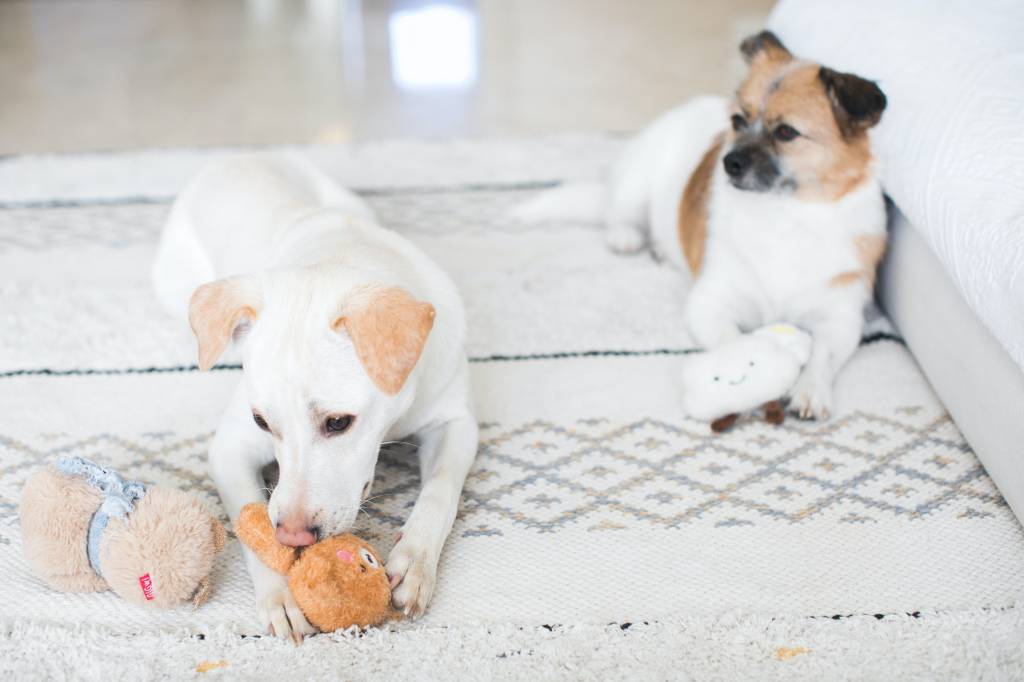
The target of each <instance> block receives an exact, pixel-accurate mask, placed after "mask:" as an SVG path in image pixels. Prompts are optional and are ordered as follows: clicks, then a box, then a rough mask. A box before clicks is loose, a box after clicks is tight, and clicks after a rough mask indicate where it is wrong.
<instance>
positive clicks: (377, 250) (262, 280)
mask: <svg viewBox="0 0 1024 682" xmlns="http://www.w3.org/2000/svg"><path fill="white" fill-rule="evenodd" d="M153 277H154V282H155V285H156V289H157V292H158V294H159V296H160V298H161V300H162V301H163V303H164V304H165V305H166V306H167V307H168V308H169V309H170V310H172V311H176V312H178V313H179V314H181V315H184V314H185V312H186V309H187V310H188V316H189V320H190V322H191V325H192V328H193V330H194V332H195V335H196V339H197V340H198V344H199V367H200V369H204V370H205V369H208V368H209V367H210V366H211V365H213V364H214V362H216V360H217V358H218V357H219V356H220V355H221V353H222V351H223V350H224V349H225V347H226V346H227V345H228V343H229V342H230V341H231V339H232V338H234V339H235V340H238V341H242V343H241V353H242V364H243V367H244V379H243V380H242V381H241V383H240V385H239V386H238V389H237V390H236V391H235V393H234V396H233V397H232V398H231V402H230V404H229V405H228V408H227V411H226V412H225V414H224V416H223V419H222V421H221V424H220V426H219V428H218V429H217V435H216V437H215V438H214V441H213V444H212V446H211V449H210V468H211V472H212V476H213V478H214V481H215V482H216V484H217V488H218V490H219V491H220V495H221V498H222V499H223V501H224V504H225V506H226V507H227V511H228V514H229V515H230V516H231V518H232V519H234V518H236V516H237V514H238V512H239V510H240V509H241V508H242V506H243V505H245V504H247V503H249V502H255V501H262V500H264V499H265V495H264V490H265V488H266V483H265V482H264V480H263V478H262V475H261V470H262V469H263V468H264V467H265V466H266V465H268V464H270V463H272V462H274V461H275V460H276V462H277V464H278V467H279V472H280V473H279V480H278V482H277V485H276V487H275V488H274V489H273V492H272V493H271V495H270V500H269V511H270V518H271V521H272V522H273V523H275V524H276V526H277V537H278V540H279V541H281V542H282V543H284V544H288V545H292V546H304V545H308V544H312V543H313V542H315V541H316V540H317V539H318V538H320V537H324V536H328V535H334V534H338V533H341V532H344V531H346V530H347V529H348V528H349V527H350V526H351V525H352V523H353V521H354V520H355V518H356V514H357V513H358V511H359V509H360V505H361V504H362V502H363V501H364V500H365V499H366V497H367V495H368V494H369V491H370V486H371V483H372V481H373V476H374V467H375V465H376V462H377V455H378V452H379V450H380V448H381V445H382V444H384V443H387V442H388V441H394V440H398V439H406V438H408V437H410V436H415V437H417V438H418V440H419V450H418V453H419V461H420V472H421V477H422V489H421V491H420V494H419V498H418V499H417V501H416V504H415V506H414V507H413V509H412V512H411V513H410V515H409V518H408V520H407V521H406V523H405V525H404V527H403V529H402V533H401V538H400V540H399V541H398V543H397V544H396V545H395V547H394V549H393V550H392V551H391V555H390V557H389V558H388V561H387V571H388V575H389V576H390V577H391V582H392V586H393V588H394V593H393V600H394V602H395V604H396V606H397V607H399V608H401V609H403V610H404V611H405V613H406V614H408V615H413V616H415V615H418V614H419V613H421V612H422V611H423V609H424V608H425V607H426V606H427V603H428V602H429V600H430V597H431V594H432V592H433V588H434V581H435V573H436V570H437V563H438V558H439V557H440V553H441V549H442V547H443V546H444V543H445V539H446V538H447V536H448V533H449V532H450V531H451V527H452V523H453V522H454V519H455V514H456V511H457V508H458V502H459V497H460V494H461V491H462V486H463V483H464V482H465V477H466V474H467V472H468V471H469V468H470V466H471V464H472V462H473V458H474V457H475V455H476V450H477V425H476V420H475V419H474V416H473V408H472V398H471V395H470V380H469V370H468V364H467V359H466V355H465V352H464V349H463V340H464V335H465V313H464V311H463V306H462V302H461V300H460V298H459V295H458V292H457V291H456V288H455V286H454V284H453V283H452V282H451V280H450V279H449V278H448V277H447V276H446V275H445V274H444V273H443V272H442V271H441V269H440V268H439V267H438V266H437V265H436V264H435V263H434V262H433V261H431V259H430V258H429V257H427V256H426V255H425V254H424V253H422V252H421V251H420V250H419V249H417V248H416V247H415V246H413V245H412V244H410V243H409V242H408V241H406V240H405V239H403V238H402V237H400V236H399V235H397V234H395V233H394V232H389V231H388V230H385V229H384V228H382V227H380V226H379V225H378V224H377V223H376V222H375V219H374V216H373V213H372V211H371V210H370V208H369V207H368V206H366V205H365V204H364V203H363V202H362V201H361V200H360V199H358V198H357V197H356V196H354V195H353V194H351V193H349V192H347V191H345V190H342V189H341V188H339V187H337V186H336V185H335V184H333V183H332V182H331V181H330V180H329V179H328V178H326V177H325V176H324V175H322V174H321V173H319V172H318V171H316V170H315V169H313V168H312V167H311V166H309V165H308V164H305V163H302V162H300V161H298V160H297V159H289V158H284V157H241V158H236V159H232V160H228V161H222V162H216V163H213V164H211V165H210V166H209V167H207V168H206V169H205V170H203V171H202V172H200V173H199V175H198V176H197V177H196V178H195V179H194V180H193V181H192V182H191V184H190V185H189V186H188V187H187V188H186V189H185V191H183V192H182V194H181V195H180V196H179V197H178V199H177V201H176V202H175V204H174V207H173V209H172V211H171V214H170V218H169V219H168V222H167V225H166V227H165V228H164V233H163V238H162V241H161V244H160V250H159V254H158V256H157V260H156V263H155V266H154V270H153ZM211 280H215V281H211ZM204 282H207V283H205V284H204ZM200 285H201V286H200ZM196 287H198V288H196ZM193 290H194V291H195V293H194V294H193ZM190 296H191V303H190V304H189V301H190ZM246 555H247V562H248V567H249V572H250V573H251V575H252V578H253V582H254V585H255V590H256V596H257V601H258V604H259V608H260V613H261V615H262V618H263V620H264V623H265V624H266V625H267V626H268V627H269V628H270V630H271V631H272V632H275V633H276V634H278V635H280V636H293V637H295V638H296V639H299V638H301V637H302V636H303V635H305V634H307V633H310V632H312V631H313V628H312V627H311V626H310V625H309V624H308V623H307V622H306V619H305V618H303V616H302V613H301V611H300V610H299V609H298V607H297V606H296V605H295V602H294V600H293V599H292V596H291V594H290V593H289V591H288V588H287V585H286V582H285V580H284V579H283V578H282V577H281V576H279V575H277V574H276V573H274V572H273V571H271V570H270V569H269V568H267V567H265V566H264V565H263V564H262V563H261V562H260V561H259V560H258V559H256V558H255V557H254V556H253V555H252V554H251V553H248V552H247V553H246Z"/></svg>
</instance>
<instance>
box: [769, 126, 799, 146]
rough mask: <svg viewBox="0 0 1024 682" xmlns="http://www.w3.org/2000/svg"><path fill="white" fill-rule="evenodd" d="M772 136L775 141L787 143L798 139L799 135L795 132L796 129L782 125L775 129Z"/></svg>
mask: <svg viewBox="0 0 1024 682" xmlns="http://www.w3.org/2000/svg"><path fill="white" fill-rule="evenodd" d="M774 135H775V139H776V140H781V141H783V142H789V141H790V140H792V139H795V138H796V137H798V136H799V135H800V133H799V132H797V130H796V128H794V127H793V126H789V125H786V124H785V123H783V124H782V125H780V126H779V127H777V128H776V129H775V133H774Z"/></svg>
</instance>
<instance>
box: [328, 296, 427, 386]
mask: <svg viewBox="0 0 1024 682" xmlns="http://www.w3.org/2000/svg"><path fill="white" fill-rule="evenodd" d="M331 326H332V327H333V328H334V330H335V331H338V332H340V331H342V330H344V331H346V332H347V333H348V335H349V338H351V339H352V344H353V345H354V346H355V349H356V355H357V356H359V362H361V363H362V365H363V369H365V370H366V373H367V374H368V375H369V376H370V379H371V380H372V381H373V383H374V384H375V385H376V386H377V388H379V389H380V390H382V391H383V392H384V393H387V394H388V395H395V394H396V393H398V392H399V391H400V390H402V386H403V385H405V380H406V379H407V378H408V377H409V373H410V372H412V369H413V367H415V366H416V362H417V361H418V360H419V359H420V353H422V352H423V346H424V344H425V343H426V342H427V335H428V334H430V329H431V328H432V327H433V326H434V306H432V305H430V304H429V303H423V302H422V301H417V300H416V299H414V298H413V297H412V296H410V295H409V292H407V291H405V290H404V289H399V288H398V287H367V288H366V289H364V290H362V291H360V292H358V293H356V294H355V296H353V298H352V299H351V300H350V301H349V302H348V303H346V304H345V306H344V308H343V309H342V311H341V313H340V314H339V316H338V318H337V319H336V320H335V321H334V323H333V324H332V325H331Z"/></svg>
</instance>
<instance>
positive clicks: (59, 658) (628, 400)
mask: <svg viewBox="0 0 1024 682" xmlns="http://www.w3.org/2000/svg"><path fill="white" fill-rule="evenodd" d="M617 144H618V143H617V141H615V140H613V139H608V138H584V137H572V138H556V139H547V140H537V141H500V140H499V141H485V142H458V143H422V142H408V143H401V142H394V143H386V144H375V145H367V146H364V147H354V148H334V147H317V148H312V149H307V150H306V151H307V152H308V153H309V154H310V155H311V156H312V157H313V158H314V159H315V160H317V161H318V162H319V163H320V164H321V165H323V166H324V167H325V168H327V169H328V170H329V171H330V172H331V173H332V174H334V175H335V176H336V177H338V178H339V180H341V181H342V182H345V183H347V184H350V185H354V186H356V187H357V188H359V189H360V190H361V191H362V192H364V194H365V195H366V196H367V197H368V199H369V200H370V201H371V203H372V204H373V206H374V208H375V209H376V210H377V211H378V212H379V214H380V216H381V218H382V220H383V221H384V222H385V223H386V224H388V225H390V226H391V227H393V228H395V229H397V230H399V231H401V232H402V233H404V234H406V235H408V236H409V237H410V238H411V239H413V240H414V241H416V242H417V243H418V244H420V245H421V246H422V247H423V248H424V249H426V250H427V251H429V252H430V253H431V254H432V255H434V256H435V257H436V258H437V259H438V260H439V261H440V262H441V263H442V265H443V266H444V267H446V268H447V269H448V270H449V271H450V272H451V273H452V275H453V277H454V278H455V279H456V281H457V282H458V283H459V285H460V287H461V288H462V291H463V294H464V297H465V299H466V303H467V308H468V310H469V312H470V338H469V352H470V355H471V356H472V359H473V365H472V367H473V374H474V383H475V390H476V396H477V402H478V416H479V420H480V423H481V440H482V442H481V449H480V454H479V458H478V461H477V463H476V466H475V467H474V469H473V471H472V473H471V474H470V477H469V480H468V482H467V487H466V492H465V496H464V500H463V504H462V507H461V511H460V515H459V519H458V520H457V522H456V526H455V529H454V531H453V534H452V538H451V540H450V541H449V543H448V546H447V548H446V551H445V555H444V557H443V558H442V565H441V573H440V581H439V585H438V590H437V593H436V596H435V600H434V603H433V606H432V608H431V609H430V611H429V613H428V614H427V616H426V617H425V618H424V620H423V621H421V622H420V623H418V624H402V625H398V626H396V627H395V628H393V629H391V630H387V631H373V632H369V633H367V634H365V635H363V636H361V637H355V638H352V637H343V636H341V635H332V636H320V637H317V638H314V639H313V640H312V641H310V642H308V643H307V644H306V645H304V646H303V647H302V648H301V649H299V650H293V649H291V648H290V647H288V646H285V645H283V644H281V643H279V642H275V641H271V640H269V639H267V638H259V637H255V636H253V635H256V634H257V633H258V632H259V627H258V623H257V622H256V620H255V609H254V605H253V600H252V595H251V592H250V587H249V584H248V580H247V577H246V575H245V573H244V570H243V568H242V566H241V564H240V561H239V556H238V552H239V550H238V545H237V542H236V541H234V540H232V541H231V542H230V543H229V546H228V550H227V552H225V554H224V555H223V556H222V558H221V560H220V561H219V563H218V566H217V569H216V571H215V574H214V581H215V589H214V596H213V598H212V600H211V601H210V602H209V603H208V604H206V605H205V606H204V607H203V608H201V609H199V610H198V611H191V610H187V609H182V610H180V611H173V612H167V613H162V614H150V613H148V612H144V611H141V610H139V609H137V608H135V607H132V606H129V605H126V604H124V603H122V602H120V601H118V600H117V599H116V598H114V597H112V596H111V595H109V594H106V595H62V594H58V593H55V592H53V591H51V590H48V589H47V588H45V586H43V585H42V584H41V583H39V582H38V581H37V580H35V578H33V577H32V576H31V575H30V574H29V573H28V571H27V569H26V567H25V565H24V562H23V560H22V557H21V547H20V535H19V530H18V524H17V517H16V505H17V499H18V495H19V491H20V487H21V485H22V483H23V481H24V479H25V478H26V477H27V476H28V474H29V473H31V471H32V470H33V469H34V468H35V467H36V466H38V465H39V464H41V463H43V462H46V461H51V460H52V459H54V458H55V457H57V456H60V455H63V454H81V455H84V456H87V457H91V458H95V459H98V460H100V461H103V462H106V463H109V464H110V465H112V466H114V467H117V468H119V469H121V470H122V471H123V472H124V473H125V474H126V475H128V476H129V477H131V478H137V479H141V480H144V481H150V482H156V483H160V484H165V485H173V486H178V487H181V488H184V489H189V490H192V491H194V492H195V493H196V494H198V495H200V496H202V497H203V498H204V499H205V500H206V502H207V503H208V504H209V506H210V508H211V509H212V510H214V511H217V512H220V510H221V509H220V505H219V501H218V500H217V497H216V492H215V490H214V489H213V486H212V484H211V482H210V481H209V479H208V478H207V476H206V473H205V456H206V447H207V444H208V442H209V439H210V437H211V435H212V430H213V428H214V426H215V424H216V422H217V419H218V417H219V414H220V410H221V409H222V407H223V404H224V402H225V400H226V397H227V394H228V392H229V391H230V390H231V388H232V386H233V385H234V383H235V382H237V381H238V378H239V376H240V375H239V371H238V369H237V367H234V366H232V365H231V363H232V362H234V360H233V359H232V358H230V357H229V358H227V359H226V363H227V366H226V367H224V368H222V369H221V370H220V371H216V372H213V373H210V374H199V373H198V372H196V371H194V368H193V363H194V356H193V353H194V342H193V340H192V339H191V336H190V334H189V332H188V330H187V328H186V327H185V325H184V324H183V322H181V321H177V320H173V319H169V318H167V317H166V316H165V315H164V314H163V313H162V311H161V310H160V309H159V308H158V307H157V305H156V301H155V299H154V297H153V295H152V293H151V292H150V290H149V285H148V268H149V264H150V261H151V258H152V255H153V251H154V248H155V240H156V237H157V235H158V232H159V229H160V226H161V222H162V220H163V218H164V216H165V214H166V211H167V208H168V206H167V203H166V202H167V200H168V199H169V198H170V197H171V196H172V195H173V193H174V191H175V189H176V188H177V187H178V186H180V184H181V183H182V182H183V181H184V180H185V178H186V177H187V176H188V175H189V174H190V173H191V172H193V171H194V169H195V168H196V167H197V166H198V165H199V164H200V163H201V162H202V161H203V160H205V159H207V158H210V157H211V156H214V155H216V154H218V153H224V152H216V151H206V152H190V151H180V152H146V153H139V154H106V155H91V156H71V157H47V158H38V157H36V158H19V157H15V158H10V159H5V160H2V161H0V271H2V272H4V273H5V276H4V278H3V280H2V282H0V410H2V414H3V415H4V418H3V421H2V423H0V575H3V576H4V580H3V581H2V582H0V654H4V655H0V671H9V672H15V673H17V674H18V675H19V676H28V677H31V676H36V677H40V678H46V677H77V676H82V677H88V678H100V677H107V676H108V674H109V673H110V672H111V671H112V670H115V669H116V670H125V671H129V672H136V673H138V675H139V676H140V677H141V678H147V677H152V678H161V677H172V678H173V677H180V676H185V675H196V676H201V677H205V676H213V675H228V676H232V677H236V676H241V677H280V676H281V674H287V673H292V674H293V675H299V674H300V673H301V675H302V676H304V677H310V678H313V677H325V678H331V677H342V678H346V679H356V678H358V679H364V678H367V679H368V678H376V679H381V676H382V675H384V676H385V677H388V676H394V677H401V678H409V679H421V678H422V679H433V678H440V679H445V678H447V677H451V678H460V677H461V678H465V677H466V676H470V675H472V676H476V677H478V678H480V679H487V678H506V677H525V676H529V677H540V678H547V677H552V678H557V677H565V678H581V679H603V678H608V677H611V676H616V674H617V673H619V674H621V671H620V670H619V669H618V668H617V666H619V665H620V664H621V665H625V666H627V667H628V668H629V669H630V670H632V671H635V673H636V674H638V675H639V676H640V677H641V678H644V679H646V678H648V677H649V678H653V679H658V678H665V677H669V676H671V677H686V676H693V677H696V678H701V679H706V678H709V677H710V678H715V677H721V678H723V679H735V678H748V679H751V678H758V679H772V678H773V677H779V676H795V677H797V678H805V679H822V675H824V674H825V673H826V671H827V676H828V677H829V678H832V679H834V678H842V677H844V676H846V677H849V678H851V679H854V678H856V679H865V678H867V679H891V678H892V677H893V676H894V675H895V674H899V675H901V676H903V677H907V678H910V679H931V678H934V677H935V676H936V675H938V674H939V671H941V674H942V676H959V677H963V678H969V679H977V678H990V679H1006V678H1007V677H1010V676H1012V675H1014V674H1017V675H1019V674H1021V672H1022V670H1024V667H1022V666H1024V662H1022V657H1024V654H1022V645H1021V642H1022V641H1024V638H1022V634H1024V632H1022V630H1024V626H1022V617H1021V615H1020V614H1021V611H1020V609H1019V603H1020V601H1021V600H1022V599H1024V533H1022V530H1021V527H1020V525H1019V524H1018V523H1017V521H1016V520H1015V519H1014V518H1013V516H1012V515H1011V514H1010V512H1009V511H1008V509H1007V507H1006V505H1005V503H1004V502H1003V500H1002V497H1001V496H1000V495H999V493H998V491H997V490H996V489H995V487H994V486H993V485H992V482H991V481H990V480H989V478H988V477H987V475H986V474H985V472H984V469H983V468H982V467H981V466H980V464H979V463H978V462H977V460H976V459H975V457H974V455H973V453H971V451H970V448H969V447H968V446H967V445H966V443H965V442H964V440H963V438H962V436H961V435H960V433H959V432H958V431H957V429H956V427H955V425H954V424H953V423H952V422H951V421H950V420H949V418H948V416H947V415H946V413H945V411H944V410H943V408H942V406H941V404H939V403H938V401H937V400H936V398H935V396H934V394H933V393H932V392H931V389H930V388H929V386H928V384H927V382H926V381H925V380H924V378H923V377H922V376H921V374H920V372H919V371H918V369H917V367H916V365H915V364H914V362H913V359H912V358H911V357H910V356H909V355H908V353H907V352H906V350H905V348H904V347H903V346H902V344H901V343H900V342H899V339H898V338H897V337H895V336H894V334H893V333H892V330H891V328H890V327H889V325H888V323H887V322H886V321H885V320H884V319H882V318H880V317H879V316H878V315H877V313H873V315H872V320H871V323H870V325H869V329H868V331H867V336H866V338H865V343H864V345H862V347H861V349H860V351H859V352H858V353H857V355H856V356H855V357H854V359H853V361H852V362H851V363H850V365H849V367H848V369H847V370H846V371H845V372H844V373H843V375H842V376H841V377H840V380H839V383H838V386H837V405H836V408H837V409H836V415H835V417H834V418H833V419H832V420H830V421H829V422H826V423H823V424H815V423H800V422H796V421H794V420H790V421H788V422H787V423H786V425H784V426H783V427H780V428H774V427H771V426H768V425H765V424H763V423H759V422H755V421H747V422H745V423H742V424H741V425H740V426H739V427H738V428H736V429H735V430H734V431H732V432H730V433H728V434H725V435H718V436H713V435H711V434H710V433H709V431H708V429H707V426H706V425H704V424H700V423H697V422H695V421H692V420H688V419H686V418H684V417H682V416H681V415H680V414H679V410H678V408H677V405H678V397H677V395H678V394H677V391H678V387H677V385H676V382H675V380H674V377H675V374H676V372H675V368H676V366H677V364H678V362H679V358H680V357H681V355H682V354H683V353H684V352H686V351H687V349H688V347H689V345H690V344H689V342H688V339H687V337H686V334H685V331H684V330H683V328H682V324H681V308H682V295H681V286H680V280H679V278H678V276H677V275H676V274H675V273H673V272H672V271H671V270H669V269H666V268H662V267H659V266H658V265H656V264H655V263H653V262H651V261H650V259H648V258H646V257H634V258H620V257H616V256H613V255H611V254H609V253H608V252H607V251H606V250H605V248H604V246H603V244H602V239H601V235H600V233H599V232H598V231H597V230H594V229H587V228H585V227H580V226H568V225H546V226H543V227H539V228H535V229H523V228H522V227H520V226H516V225H514V224H512V223H510V222H508V221H507V220H506V219H505V218H504V216H505V215H506V213H507V211H508V209H509V208H510V207H512V206H514V205H515V204H516V203H518V202H520V201H522V200H524V199H525V198H527V197H529V196H531V195H532V193H533V192H535V191H537V190H538V188H541V187H543V186H545V185H546V184H550V183H553V182H557V181H559V180H565V179H584V178H588V177H589V178H592V177H596V176H598V175H599V174H600V173H601V171H602V169H603V167H604V164H605V163H606V162H607V161H608V159H610V158H611V155H612V154H613V152H614V149H615V148H616V147H617ZM453 160H457V162H456V161H453ZM416 486H417V480H416V474H415V463H414V460H413V459H412V458H411V457H410V455H409V453H408V452H403V451H398V452H392V453H388V454H386V455H385V456H384V457H383V458H382V463H381V466H380V469H379V476H378V480H377V481H376V484H375V487H374V493H375V494H376V495H378V496H379V497H378V499H377V500H376V502H375V507H374V509H373V511H372V513H371V514H370V515H368V516H367V517H364V518H363V519H362V520H361V522H360V524H361V526H360V530H361V532H362V533H363V534H364V535H365V536H366V537H367V538H368V539H370V540H371V541H373V542H374V543H376V544H377V545H378V547H379V548H380V549H382V550H383V551H387V550H388V549H389V548H390V545H391V543H392V541H393V536H394V532H395V531H396V530H397V529H398V528H399V527H400V526H401V524H402V522H403V520H404V516H405V514H406V513H407V509H408V506H409V505H410V504H411V501H412V500H413V499H414V496H415V492H416ZM876 613H879V614H897V615H890V616H887V617H886V618H884V619H881V620H878V619H875V618H874V617H873V616H872V614H876ZM908 613H921V614H923V615H921V617H917V618H914V617H909V616H905V615H898V614H908ZM740 614H742V615H740ZM837 614H841V615H844V616H845V615H849V614H853V616H852V617H849V618H843V619H841V620H831V619H830V618H828V617H829V616H832V615H837ZM624 623H632V624H633V625H632V626H631V627H629V628H627V629H622V628H621V627H620V626H619V625H617V624H624ZM609 624H612V625H609ZM545 625H547V626H551V628H550V629H549V628H545V627H542V626H545ZM200 635H202V637H200ZM204 662H205V663H204ZM221 662H223V664H221ZM200 664H204V665H203V666H201V667H203V670H205V672H203V671H197V669H196V666H197V665H200Z"/></svg>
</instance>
